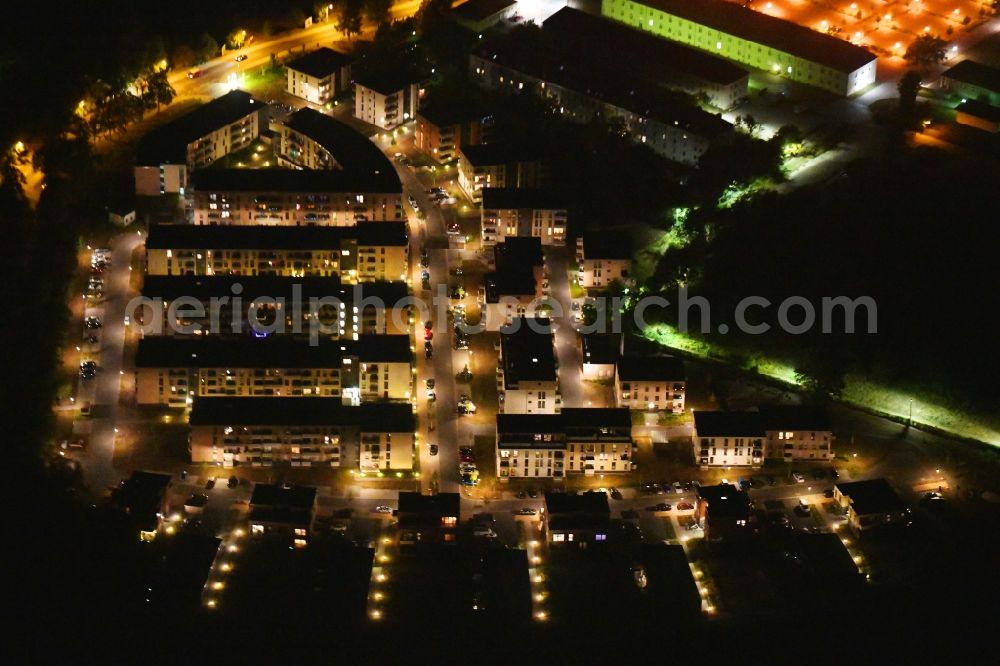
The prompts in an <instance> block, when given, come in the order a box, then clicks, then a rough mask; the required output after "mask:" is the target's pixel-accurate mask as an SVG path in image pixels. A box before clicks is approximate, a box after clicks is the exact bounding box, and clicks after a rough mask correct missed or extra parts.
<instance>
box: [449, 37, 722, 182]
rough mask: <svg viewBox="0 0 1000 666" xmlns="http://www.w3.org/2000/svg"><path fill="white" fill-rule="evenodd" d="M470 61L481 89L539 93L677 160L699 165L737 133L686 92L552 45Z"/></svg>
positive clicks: (568, 112) (566, 111)
mask: <svg viewBox="0 0 1000 666" xmlns="http://www.w3.org/2000/svg"><path fill="white" fill-rule="evenodd" d="M469 61H470V62H469V68H470V75H471V76H472V78H473V80H474V81H476V82H477V83H478V84H479V85H482V86H484V87H487V88H490V89H492V90H497V91H499V92H505V93H510V94H518V93H521V92H523V91H528V92H533V93H535V94H537V95H538V96H539V97H541V98H542V99H544V100H545V101H546V102H547V103H548V104H549V106H550V107H551V108H552V109H553V111H554V112H556V113H559V114H560V115H562V116H563V117H564V118H566V119H567V120H571V121H574V122H580V123H587V122H590V121H592V120H594V119H598V120H605V121H607V120H610V119H614V120H616V121H619V123H620V126H621V129H622V130H623V131H625V132H627V133H628V135H629V136H630V137H631V138H632V140H633V141H635V142H637V143H641V144H643V145H646V146H648V147H649V148H650V149H652V150H653V151H654V152H656V153H657V154H659V155H661V156H663V157H666V158H667V159H670V160H674V161H676V162H681V163H684V164H697V162H698V159H699V158H700V157H701V155H702V154H703V153H704V152H705V151H706V150H708V147H709V145H711V144H712V143H713V142H714V141H716V140H718V139H720V138H723V137H726V136H728V135H731V133H732V125H731V124H730V123H728V122H726V121H725V120H723V119H722V118H721V117H720V116H719V115H717V114H713V113H709V112H707V111H705V110H703V109H701V108H699V107H698V106H697V104H696V102H695V101H694V100H693V99H692V98H691V96H690V95H688V94H686V93H683V92H678V91H674V90H668V89H666V88H662V87H660V86H658V85H656V84H655V83H649V82H647V81H644V80H641V79H637V78H636V77H634V76H632V75H629V74H625V73H623V72H621V71H614V70H610V71H609V70H608V69H607V67H606V65H605V64H603V63H602V62H600V61H597V62H596V63H594V62H592V61H590V60H586V61H585V60H581V59H580V58H577V57H576V56H575V55H573V56H567V55H565V54H563V53H562V52H561V51H558V50H557V49H556V48H552V47H551V45H550V47H546V46H540V47H538V48H524V47H523V45H518V48H516V49H513V48H510V49H506V50H503V51H502V52H494V50H490V51H489V52H485V51H481V52H477V53H473V54H471V55H470V56H469ZM459 167H460V168H461V162H460V163H459ZM461 179H462V175H461V173H459V180H460V182H461ZM508 187H509V185H508ZM468 191H472V190H468Z"/></svg>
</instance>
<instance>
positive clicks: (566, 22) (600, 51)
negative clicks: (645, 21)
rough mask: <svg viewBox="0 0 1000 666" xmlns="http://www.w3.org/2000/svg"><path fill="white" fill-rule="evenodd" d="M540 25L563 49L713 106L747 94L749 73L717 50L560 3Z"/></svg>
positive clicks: (724, 106) (734, 101)
mask: <svg viewBox="0 0 1000 666" xmlns="http://www.w3.org/2000/svg"><path fill="white" fill-rule="evenodd" d="M543 25H544V30H545V33H546V35H548V36H549V38H550V39H552V40H553V41H558V42H559V44H560V48H561V49H562V50H563V52H564V53H567V55H572V56H573V57H575V58H577V59H581V60H587V59H594V60H599V61H601V62H602V63H603V64H604V66H606V67H608V68H609V69H614V70H618V71H622V72H629V73H630V75H631V76H635V77H636V78H639V79H641V80H643V81H647V82H649V83H652V84H655V85H658V86H663V87H665V88H671V89H674V90H681V91H683V92H686V93H688V94H690V95H693V96H694V97H696V98H699V99H704V100H705V101H707V103H708V104H710V105H711V106H713V107H715V108H717V109H723V110H725V109H730V108H732V107H734V106H736V105H737V104H738V103H739V102H740V101H741V100H743V99H745V98H746V97H747V95H748V94H749V93H748V88H749V83H750V73H749V72H748V71H747V70H746V69H744V68H742V67H740V66H738V65H736V64H734V63H732V62H730V61H728V60H726V59H725V58H721V57H719V56H717V55H714V54H711V53H706V52H705V51H700V50H698V49H696V48H692V47H690V46H685V45H684V44H680V43H678V42H672V41H668V40H666V39H660V38H659V37H656V36H654V35H651V34H648V33H645V32H643V31H641V30H636V29H634V28H632V27H629V26H627V25H624V24H622V23H619V22H618V21H614V20H612V19H609V18H605V17H603V16H597V15H594V14H588V13H586V12H583V11H579V10H577V9H573V8H572V7H563V8H562V9H560V10H559V11H558V12H556V13H555V14H553V15H552V16H550V17H549V18H547V19H545V23H544V24H543Z"/></svg>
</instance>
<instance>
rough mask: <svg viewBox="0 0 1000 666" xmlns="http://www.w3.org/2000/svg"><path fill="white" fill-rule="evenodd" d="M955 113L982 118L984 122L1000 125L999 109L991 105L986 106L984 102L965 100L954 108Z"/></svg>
mask: <svg viewBox="0 0 1000 666" xmlns="http://www.w3.org/2000/svg"><path fill="white" fill-rule="evenodd" d="M955 111H957V112H959V113H967V114H969V115H970V116H975V117H976V118H982V119H984V120H989V121H992V122H995V123H1000V108H997V107H995V106H993V105H992V104H987V103H986V102H980V101H979V100H978V99H967V100H965V101H964V102H962V103H961V104H959V105H958V106H957V107H955Z"/></svg>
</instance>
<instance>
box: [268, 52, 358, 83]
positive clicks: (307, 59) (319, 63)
mask: <svg viewBox="0 0 1000 666" xmlns="http://www.w3.org/2000/svg"><path fill="white" fill-rule="evenodd" d="M353 61H354V58H352V57H351V56H349V55H347V54H346V53H341V52H340V51H334V50H333V49H331V48H327V47H325V46H323V47H320V48H318V49H316V50H315V51H311V52H309V53H307V54H305V55H304V56H302V57H300V58H296V59H295V60H292V61H290V62H287V63H285V67H286V68H288V69H294V70H295V71H296V72H302V73H303V74H305V75H307V76H311V77H313V78H317V79H324V78H326V77H327V76H329V75H330V74H333V73H334V72H336V71H337V70H339V69H340V68H341V67H346V66H347V65H350V64H351V63H352V62H353Z"/></svg>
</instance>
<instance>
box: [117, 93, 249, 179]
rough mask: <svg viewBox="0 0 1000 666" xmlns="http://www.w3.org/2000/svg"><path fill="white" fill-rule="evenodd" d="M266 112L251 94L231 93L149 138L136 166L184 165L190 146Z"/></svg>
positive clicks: (144, 139)
mask: <svg viewBox="0 0 1000 666" xmlns="http://www.w3.org/2000/svg"><path fill="white" fill-rule="evenodd" d="M265 108H267V105H266V104H264V103H262V102H258V101H256V100H255V99H254V98H253V97H251V96H250V93H248V92H245V91H243V90H232V91H230V92H228V93H226V94H225V95H223V96H222V97H217V98H215V99H213V100H212V101H211V102H208V103H207V104H203V105H202V106H200V107H198V108H197V109H195V110H194V111H191V112H190V113H188V114H186V115H183V116H181V117H180V118H178V119H177V120H174V121H173V122H170V123H167V124H166V125H163V126H161V127H157V128H156V129H154V130H152V131H151V132H149V133H148V134H146V136H144V137H142V139H141V140H140V141H139V145H138V147H137V148H136V158H135V162H136V164H138V165H140V166H159V165H160V164H185V163H186V162H187V146H188V144H190V143H193V142H194V141H197V140H198V139H200V138H202V137H203V136H207V135H208V134H210V133H212V132H214V131H215V130H217V129H219V128H220V127H223V126H225V125H228V124H230V123H233V122H236V121H237V120H239V119H240V118H243V117H245V116H248V115H250V114H251V113H253V112H255V111H260V110H261V109H265Z"/></svg>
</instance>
